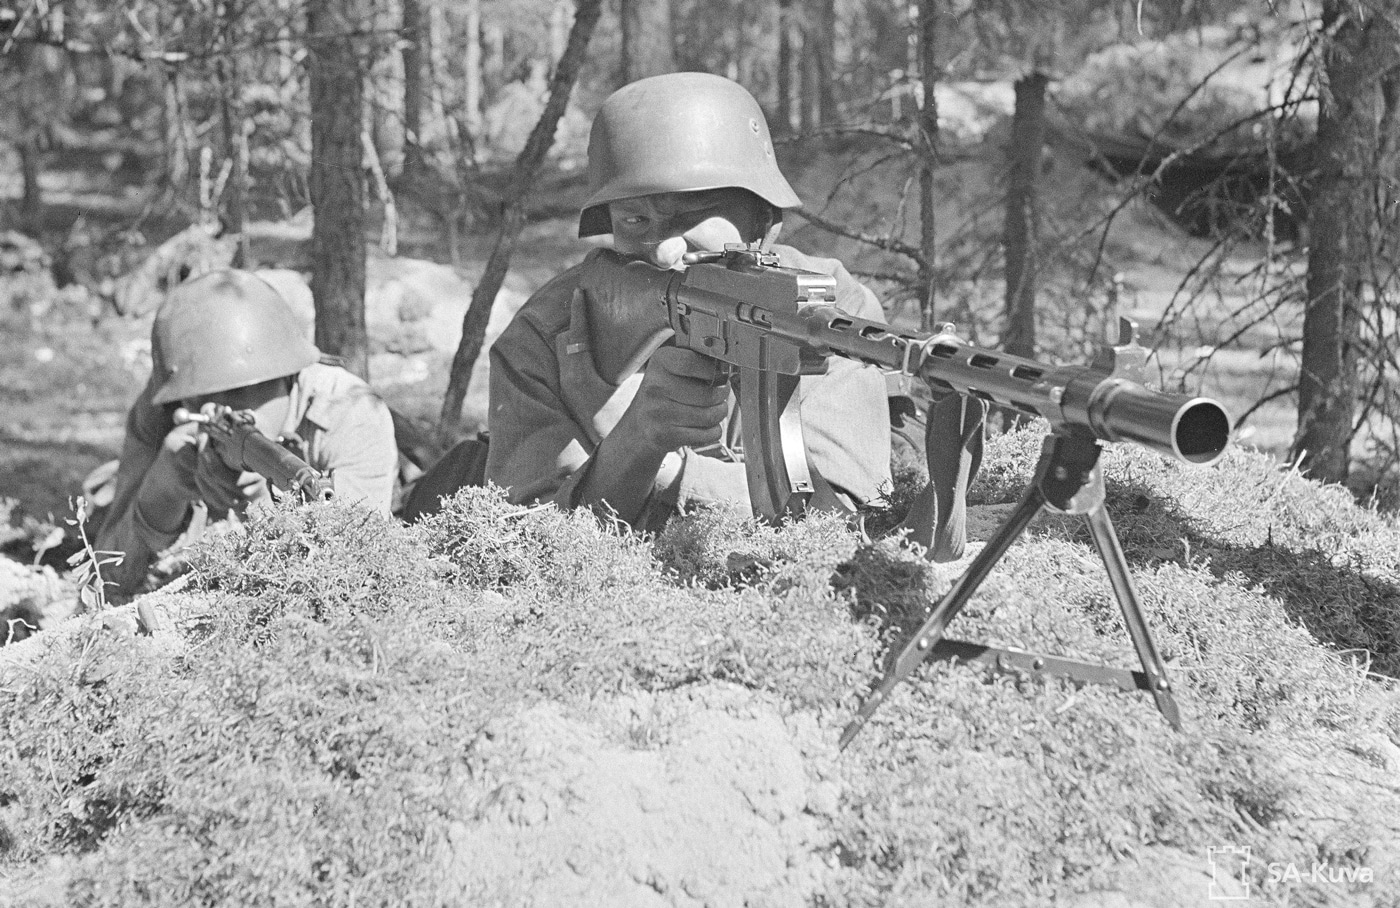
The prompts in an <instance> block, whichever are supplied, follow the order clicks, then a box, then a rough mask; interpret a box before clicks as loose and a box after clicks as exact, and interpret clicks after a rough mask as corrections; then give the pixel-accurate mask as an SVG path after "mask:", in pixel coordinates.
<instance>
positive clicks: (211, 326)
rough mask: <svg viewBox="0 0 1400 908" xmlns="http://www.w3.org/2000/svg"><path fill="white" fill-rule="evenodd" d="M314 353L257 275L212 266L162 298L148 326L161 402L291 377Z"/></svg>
mask: <svg viewBox="0 0 1400 908" xmlns="http://www.w3.org/2000/svg"><path fill="white" fill-rule="evenodd" d="M320 358H321V353H320V351H319V350H317V349H316V345H315V344H313V343H311V340H310V339H309V338H308V337H307V336H306V330H305V328H304V327H303V326H302V324H301V321H300V320H299V319H298V318H297V316H296V314H295V313H294V312H293V311H292V307H291V306H290V305H288V304H287V301H286V300H285V299H283V298H282V295H281V294H280V293H278V292H277V291H276V290H274V289H273V287H272V285H271V284H269V283H267V281H264V280H263V279H262V278H260V277H257V276H255V275H252V274H249V273H248V272H246V271H236V270H232V269H230V270H225V271H213V272H210V273H209V274H204V275H201V276H199V277H197V278H193V279H192V280H189V281H186V282H185V283H183V284H181V285H180V286H178V287H176V288H175V289H174V290H172V291H170V294H169V295H168V296H167V297H166V299H165V302H164V303H162V304H161V307H160V309H159V310H158V311H157V312H156V319H155V324H154V325H153V326H152V328H151V361H152V363H153V365H154V369H155V371H156V375H157V376H158V379H157V380H160V381H161V385H160V388H159V390H157V391H156V394H155V396H154V397H153V398H152V400H153V402H154V403H157V404H167V403H172V402H174V401H178V400H185V399H187V398H191V397H202V396H204V395H206V394H217V393H219V392H220V391H230V390H232V389H234V388H241V387H244V386H245V385H255V384H258V383H259V382H264V381H269V380H271V379H274V378H282V377H283V376H287V375H294V374H296V373H297V372H300V371H301V370H302V369H305V368H306V367H307V366H310V365H312V364H313V363H315V362H317V361H318V360H319V359H320Z"/></svg>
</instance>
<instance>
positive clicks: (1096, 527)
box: [1040, 434, 1181, 730]
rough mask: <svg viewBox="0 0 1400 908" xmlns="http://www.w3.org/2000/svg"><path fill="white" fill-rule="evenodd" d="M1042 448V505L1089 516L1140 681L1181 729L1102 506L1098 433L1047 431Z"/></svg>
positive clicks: (1088, 519)
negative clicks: (1047, 456)
mask: <svg viewBox="0 0 1400 908" xmlns="http://www.w3.org/2000/svg"><path fill="white" fill-rule="evenodd" d="M1046 449H1047V451H1049V450H1053V453H1052V454H1051V460H1052V464H1053V465H1052V467H1051V469H1049V470H1047V471H1046V472H1045V474H1044V475H1043V476H1042V477H1041V480H1040V485H1041V488H1042V491H1043V492H1044V495H1045V502H1046V505H1045V506H1046V507H1047V508H1050V509H1051V510H1055V511H1059V512H1061V513H1064V514H1082V515H1083V516H1084V519H1085V520H1086V521H1087V522H1088V524H1089V533H1090V534H1091V535H1092V536H1093V539H1094V547H1095V548H1097V549H1098V550H1099V558H1100V559H1102V561H1103V565H1104V568H1105V570H1107V572H1108V580H1109V583H1111V584H1112V585H1113V594H1114V596H1115V597H1116V598H1117V599H1118V607H1119V608H1121V609H1122V610H1123V623H1124V624H1125V625H1127V628H1128V635H1129V636H1131V637H1132V638H1133V648H1134V649H1136V650H1137V654H1138V659H1139V660H1140V661H1141V662H1142V669H1143V680H1144V681H1145V682H1146V684H1145V685H1144V686H1145V687H1146V688H1147V690H1149V691H1150V692H1151V693H1152V698H1153V700H1155V701H1156V703H1157V709H1158V710H1160V711H1161V713H1162V715H1163V716H1165V717H1166V719H1167V722H1169V723H1170V724H1171V726H1172V728H1175V729H1177V730H1180V729H1181V713H1180V712H1179V711H1178V710H1177V708H1176V699H1175V698H1174V697H1173V696H1172V692H1171V685H1170V684H1169V683H1168V681H1167V672H1166V668H1165V666H1164V665H1163V663H1162V657H1161V655H1159V654H1158V652H1157V645H1156V644H1155V643H1154V642H1153V641H1152V634H1151V633H1150V632H1149V631H1148V629H1147V621H1146V620H1145V619H1144V618H1143V617H1142V607H1141V606H1140V605H1139V603H1138V597H1137V591H1136V590H1135V589H1133V580H1132V577H1131V576H1129V574H1128V562H1127V559H1125V558H1124V557H1123V548H1122V546H1120V545H1119V544H1118V534H1117V533H1116V532H1115V531H1114V529H1113V521H1112V520H1110V519H1109V516H1108V511H1107V510H1105V509H1104V488H1103V470H1102V469H1101V468H1100V467H1099V454H1100V452H1101V451H1102V448H1101V447H1100V446H1099V442H1098V441H1097V440H1096V439H1093V438H1089V437H1085V436H1080V435H1073V434H1064V435H1052V436H1050V438H1049V439H1047V441H1046Z"/></svg>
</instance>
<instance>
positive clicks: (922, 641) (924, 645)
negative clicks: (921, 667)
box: [919, 637, 928, 650]
mask: <svg viewBox="0 0 1400 908" xmlns="http://www.w3.org/2000/svg"><path fill="white" fill-rule="evenodd" d="M919 649H920V650H926V649H928V638H927V637H920V638H919Z"/></svg>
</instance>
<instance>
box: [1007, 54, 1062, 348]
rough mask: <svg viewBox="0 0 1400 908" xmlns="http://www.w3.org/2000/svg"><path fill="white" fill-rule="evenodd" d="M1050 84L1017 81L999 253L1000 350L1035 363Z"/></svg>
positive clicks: (1039, 78)
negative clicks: (1002, 283) (1002, 295)
mask: <svg viewBox="0 0 1400 908" xmlns="http://www.w3.org/2000/svg"><path fill="white" fill-rule="evenodd" d="M1049 81H1050V80H1049V79H1048V78H1047V77H1046V76H1045V74H1044V73H1041V72H1032V73H1031V74H1030V75H1027V76H1024V77H1022V78H1020V79H1017V80H1016V108H1015V112H1014V113H1013V115H1012V118H1011V142H1010V147H1009V148H1008V152H1009V157H1010V164H1011V167H1010V185H1009V186H1008V187H1007V191H1006V220H1005V223H1004V224H1003V227H1002V249H1003V254H1004V255H1005V257H1006V330H1005V332H1004V333H1003V334H1002V337H1001V347H1002V349H1003V350H1005V351H1006V352H1007V353H1010V354H1013V355H1015V356H1024V357H1027V358H1032V359H1033V358H1034V357H1035V354H1036V339H1035V294H1036V287H1037V279H1038V277H1039V274H1038V271H1039V256H1038V249H1037V240H1038V238H1039V234H1040V229H1039V228H1040V206H1039V200H1038V195H1039V193H1038V187H1037V185H1036V184H1037V181H1038V179H1039V176H1040V154H1041V149H1042V148H1043V147H1044V145H1045V88H1046V86H1047V85H1048V84H1049Z"/></svg>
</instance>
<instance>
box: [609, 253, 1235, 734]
mask: <svg viewBox="0 0 1400 908" xmlns="http://www.w3.org/2000/svg"><path fill="white" fill-rule="evenodd" d="M598 261H599V262H600V263H603V265H604V266H605V267H621V268H627V269H630V270H632V271H633V272H634V275H633V276H634V278H640V279H641V280H642V282H643V283H644V284H645V286H646V287H647V289H648V290H649V291H650V292H655V293H659V295H660V298H661V301H662V303H663V304H664V305H665V307H666V313H667V319H668V322H669V324H670V327H671V330H672V331H673V332H674V333H675V338H676V343H677V344H678V345H680V346H684V347H687V348H689V349H692V350H696V351H698V352H700V353H704V354H706V355H708V356H712V357H714V358H716V359H718V360H720V361H721V362H723V363H726V364H727V365H728V366H729V367H730V368H731V369H732V370H733V372H734V373H736V375H737V384H738V389H739V405H740V409H741V413H742V415H743V434H744V449H745V464H746V465H747V471H748V483H749V490H750V493H751V499H752V502H753V505H754V510H755V512H756V513H757V514H758V516H760V517H761V518H764V519H766V520H769V521H776V520H778V519H781V518H782V517H783V516H790V515H796V514H799V513H801V511H802V509H803V508H804V507H805V504H806V501H807V499H808V498H810V496H811V494H812V491H813V488H814V483H815V482H816V481H818V480H819V478H818V477H816V476H815V474H814V471H812V470H811V469H810V467H809V465H808V464H807V461H806V455H805V451H806V449H805V447H804V446H803V445H802V444H801V422H800V414H798V413H797V412H796V406H795V403H796V401H795V398H794V396H793V391H794V390H795V388H796V383H797V379H798V377H799V376H800V375H804V374H821V373H822V372H824V371H825V369H826V363H827V361H828V358H829V357H831V356H841V357H845V358H847V359H852V360H855V361H857V362H861V363H865V364H869V365H873V366H877V367H879V368H881V369H884V370H886V371H891V372H898V373H902V374H903V375H906V376H917V377H919V378H922V379H923V380H924V381H925V382H927V384H928V385H929V388H930V390H931V391H933V392H934V393H935V394H947V393H957V394H961V395H964V396H966V397H970V398H975V399H977V400H980V401H985V402H988V403H993V404H998V405H1000V406H1002V407H1007V408H1010V409H1012V410H1015V411H1017V412H1020V413H1025V414H1028V415H1033V416H1042V417H1044V418H1045V419H1046V420H1047V421H1048V422H1049V423H1050V434H1049V436H1048V437H1047V438H1046V440H1045V444H1044V445H1043V447H1042V450H1041V456H1040V460H1039V462H1038V463H1037V465H1036V471H1035V476H1034V479H1033V480H1032V482H1031V487H1030V488H1029V489H1028V490H1027V492H1026V493H1025V495H1024V496H1023V497H1022V499H1021V501H1020V502H1019V503H1018V504H1017V505H1016V507H1015V509H1014V510H1013V511H1012V513H1011V514H1010V515H1009V516H1008V517H1007V519H1006V520H1005V522H1004V523H1003V524H1002V525H1001V527H1000V528H999V529H998V530H997V531H996V533H995V534H993V536H992V538H991V539H990V540H988V541H987V543H986V544H985V545H984V546H983V548H982V551H981V552H979V553H978V554H977V556H976V557H974V558H973V560H972V562H971V563H970V564H969V565H968V567H967V569H966V571H965V572H964V573H963V575H962V576H961V577H960V578H959V579H958V581H957V582H956V583H954V584H953V586H952V588H951V589H949V591H948V592H947V593H946V594H945V595H944V596H943V598H942V599H941V600H940V601H939V602H938V603H937V605H935V606H934V608H933V609H932V611H931V612H930V614H929V616H928V618H927V620H926V621H925V622H924V624H923V625H922V626H921V627H920V628H919V629H918V631H917V632H916V633H915V634H914V636H913V637H912V639H911V640H910V642H909V643H908V644H907V645H906V646H905V647H904V649H903V650H902V651H901V652H900V654H899V655H898V657H897V658H896V659H895V660H894V662H893V664H892V665H891V667H890V669H889V671H888V672H887V673H886V675H885V677H884V679H883V680H882V681H881V682H880V683H879V685H878V686H877V687H876V688H875V690H874V691H873V693H872V694H871V695H870V696H869V697H868V698H866V700H865V701H864V703H862V705H861V707H860V709H859V711H858V713H857V715H856V717H855V718H854V719H852V721H851V722H850V723H849V724H848V725H847V726H846V728H845V729H844V731H843V732H842V734H841V741H840V744H841V747H842V748H844V747H846V746H847V745H848V744H849V743H850V742H851V740H852V739H853V738H854V737H855V736H856V734H857V733H859V731H860V729H861V728H862V727H864V725H865V723H866V722H867V721H868V720H869V718H870V716H871V715H872V714H873V713H874V712H875V710H876V709H877V708H878V707H879V705H880V704H881V703H883V702H884V700H885V699H886V698H887V697H888V696H889V694H890V693H891V691H892V690H893V689H894V688H895V686H896V685H898V684H899V682H900V681H902V680H903V679H904V678H906V677H908V676H909V675H910V674H911V673H913V671H914V670H915V669H916V668H918V666H919V665H920V664H922V662H923V661H924V659H926V658H929V657H934V658H939V659H947V660H951V661H963V662H969V663H979V664H983V665H986V666H988V667H990V668H992V669H994V670H1000V671H1016V672H1022V673H1026V674H1030V675H1032V676H1036V677H1042V676H1046V675H1057V676H1062V677H1067V678H1069V679H1071V680H1072V681H1075V682H1077V683H1081V684H1082V683H1096V684H1108V685H1112V686H1116V687H1119V688H1121V689H1124V690H1132V689H1141V690H1146V691H1149V692H1150V693H1151V694H1152V696H1153V699H1154V701H1155V703H1156V705H1157V708H1158V710H1159V711H1160V712H1161V713H1162V715H1163V716H1164V717H1165V718H1166V719H1167V721H1168V722H1169V723H1170V724H1171V725H1172V727H1173V728H1180V726H1181V718H1180V713H1179V711H1178V709H1177V706H1176V702H1175V699H1174V698H1173V696H1172V693H1171V685H1170V683H1169V682H1168V680H1167V676H1166V669H1165V666H1164V664H1163V662H1162V658H1161V656H1160V655H1159V653H1158V651H1157V648H1156V644H1155V643H1154V642H1153V640H1152V635H1151V632H1150V631H1149V629H1148V626H1147V623H1146V620H1145V619H1144V618H1143V615H1142V610H1141V607H1140V604H1139V601H1138V597H1137V592H1136V590H1135V589H1134V588H1133V583H1132V578H1131V576H1130V575H1129V573H1128V568H1127V562H1126V560H1125V559H1124V557H1123V550H1122V548H1121V546H1120V545H1119V542H1118V536H1117V534H1116V532H1115V531H1114V529H1113V524H1112V521H1111V520H1110V519H1109V516H1108V512H1107V511H1106V510H1104V508H1103V502H1104V486H1103V474H1102V471H1101V469H1100V467H1099V462H1098V461H1099V454H1100V453H1101V449H1102V444H1103V443H1104V442H1123V441H1130V442H1134V443H1136V444H1139V445H1142V446H1144V447H1146V448H1148V449H1150V450H1153V451H1156V452H1158V453H1160V454H1162V455H1164V456H1167V457H1171V458H1174V459H1176V460H1179V461H1181V462H1183V463H1188V464H1197V465H1202V466H1204V465H1208V464H1211V463H1214V462H1215V461H1216V460H1218V459H1219V458H1220V457H1221V455H1222V454H1223V453H1224V452H1225V448H1226V447H1227V445H1228V444H1229V440H1230V433H1231V425H1230V417H1229V414H1228V413H1226V411H1225V408H1224V407H1222V406H1221V405H1220V404H1219V403H1217V402H1216V401H1214V400H1211V399H1209V398H1205V397H1193V396H1188V395H1182V394H1167V393H1163V392H1160V391H1154V390H1152V389H1149V388H1147V387H1144V386H1143V385H1142V384H1141V379H1142V377H1143V372H1144V368H1145V366H1146V363H1147V351H1146V349H1144V348H1143V347H1142V346H1141V345H1139V344H1138V342H1137V329H1136V326H1135V325H1134V324H1133V323H1132V322H1131V321H1129V320H1128V319H1120V323H1119V340H1118V343H1117V344H1115V345H1113V346H1111V347H1108V348H1106V349H1104V350H1103V351H1101V353H1100V354H1099V355H1098V356H1097V357H1096V358H1095V359H1094V360H1093V362H1092V363H1090V364H1089V365H1072V366H1048V365H1045V364H1042V363H1039V362H1037V361H1035V360H1032V359H1027V358H1025V357H1020V356H1013V355H1010V354H1006V353H1002V352H1000V351H996V350H987V349H983V348H980V347H975V346H972V345H971V344H968V343H966V342H964V341H963V340H962V339H961V338H959V337H958V336H957V335H956V334H955V333H954V331H953V327H952V326H951V325H940V326H939V327H938V328H937V330H935V331H934V332H932V333H921V332H908V331H901V330H897V329H895V328H893V327H891V326H889V325H885V324H883V323H880V322H873V321H869V320H867V319H861V318H856V317H855V316H852V315H849V314H847V313H845V312H843V311H841V310H840V309H837V308H836V307H835V306H834V305H833V304H834V302H835V299H836V293H835V291H836V282H835V280H834V279H833V278H831V277H828V276H827V275H823V274H814V273H812V272H807V271H801V270H797V269H791V268H783V267H781V266H780V265H779V264H778V260H777V257H776V256H775V255H772V254H770V253H766V252H763V251H761V250H759V249H756V248H751V247H744V246H729V247H726V249H725V251H724V252H722V253H698V254H691V255H688V256H687V257H686V262H687V264H688V265H689V267H688V268H687V269H686V270H685V271H673V272H658V273H656V274H649V273H647V272H648V271H655V269H649V268H647V266H645V265H642V266H638V265H636V264H629V263H628V262H627V260H625V259H624V258H622V257H621V256H617V255H615V254H612V255H610V256H600V257H599V260H598ZM639 267H640V268H641V269H645V270H641V271H639V270H638V268H639ZM1043 509H1050V510H1054V511H1058V512H1061V513H1066V514H1080V515H1083V516H1084V518H1085V520H1086V521H1087V523H1088V526H1089V530H1090V534H1091V536H1092V538H1093V540H1094V545H1095V548H1097V549H1098V552H1099V556H1100V558H1101V560H1102V561H1103V563H1104V567H1105V570H1106V571H1107V573H1108V576H1109V580H1110V583H1111V584H1112V586H1113V590H1114V594H1115V596H1116V597H1117V599H1118V604H1119V606H1120V608H1121V609H1122V612H1123V619H1124V623H1125V624H1126V626H1127V629H1128V633H1129V636H1130V637H1131V638H1132V642H1133V646H1134V648H1135V649H1136V651H1137V655H1138V658H1139V660H1140V661H1141V663H1142V671H1140V672H1139V671H1129V670H1126V669H1120V668H1114V667H1111V666H1105V665H1098V664H1094V663H1087V662H1081V661H1078V660H1074V659H1068V658H1064V657H1059V656H1050V655H1041V654H1035V653H1027V652H1024V651H1022V650H1018V649H1010V648H1006V649H1000V648H994V647H988V646H983V645H980V644H974V643H967V642H964V641H958V640H950V639H945V638H944V633H945V631H946V629H947V627H948V624H949V623H950V622H951V621H952V620H953V618H955V617H956V616H957V614H958V612H959V611H961V609H962V608H963V606H964V605H965V604H966V603H967V601H968V600H969V599H970V598H971V597H972V595H973V593H974V592H975V591H976V589H977V587H978V586H979V585H980V584H981V582H982V581H983V580H984V579H985V578H986V576H987V574H988V573H990V571H991V569H992V568H993V567H994V566H995V564H996V563H997V561H999V560H1000V559H1001V557H1002V555H1004V554H1005V552H1006V551H1007V549H1009V548H1010V546H1011V544H1012V543H1013V542H1015V540H1016V539H1017V538H1018V537H1019V536H1020V535H1021V533H1022V532H1023V531H1024V530H1025V529H1026V527H1027V526H1029V525H1030V522H1031V521H1032V520H1033V519H1034V518H1035V516H1036V515H1037V514H1039V513H1040V512H1041V510H1043Z"/></svg>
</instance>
